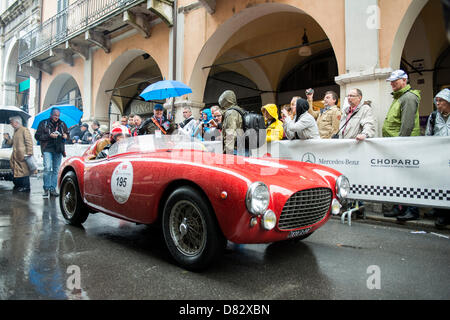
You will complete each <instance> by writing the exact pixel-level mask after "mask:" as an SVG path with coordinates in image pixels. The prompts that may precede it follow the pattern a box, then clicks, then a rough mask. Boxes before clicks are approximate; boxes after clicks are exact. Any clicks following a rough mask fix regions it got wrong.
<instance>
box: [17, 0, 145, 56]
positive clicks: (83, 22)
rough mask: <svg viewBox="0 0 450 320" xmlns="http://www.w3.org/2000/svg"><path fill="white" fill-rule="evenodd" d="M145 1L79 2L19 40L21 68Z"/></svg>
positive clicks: (108, 0)
mask: <svg viewBox="0 0 450 320" xmlns="http://www.w3.org/2000/svg"><path fill="white" fill-rule="evenodd" d="M144 1H146V0H79V1H77V2H75V3H73V4H71V5H70V6H68V7H67V8H65V9H64V10H63V11H61V12H59V13H58V14H57V15H55V16H53V17H52V18H50V19H48V20H46V21H44V23H42V24H41V25H40V26H38V27H37V28H35V29H34V30H32V31H30V32H29V33H28V34H26V35H25V36H24V37H23V38H21V39H20V46H19V64H24V63H26V62H28V61H30V60H31V59H33V58H34V57H36V56H38V55H40V54H42V53H43V52H45V51H46V50H49V49H51V48H54V47H56V46H58V45H60V44H61V43H64V42H65V41H67V40H70V39H73V38H74V37H76V36H78V35H80V34H82V33H84V32H85V31H87V30H89V29H91V28H93V27H95V26H96V25H98V24H100V23H102V22H103V21H105V20H107V19H109V18H111V17H114V16H116V15H118V14H120V13H122V12H124V11H125V10H127V9H129V8H131V7H133V6H136V5H138V4H140V3H142V2H144Z"/></svg>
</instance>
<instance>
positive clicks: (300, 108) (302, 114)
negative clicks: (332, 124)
mask: <svg viewBox="0 0 450 320" xmlns="http://www.w3.org/2000/svg"><path fill="white" fill-rule="evenodd" d="M295 105H296V107H295V108H293V110H292V115H290V114H289V113H288V112H287V111H286V110H282V112H283V114H284V116H285V117H286V118H285V122H284V124H283V128H284V131H285V132H286V137H287V138H288V139H289V140H294V139H300V140H308V139H320V135H319V128H318V127H317V123H316V120H315V119H314V117H313V116H312V115H311V114H309V113H308V110H309V104H308V101H306V100H305V99H302V98H298V99H297V101H296V104H295Z"/></svg>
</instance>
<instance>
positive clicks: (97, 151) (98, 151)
mask: <svg viewBox="0 0 450 320" xmlns="http://www.w3.org/2000/svg"><path fill="white" fill-rule="evenodd" d="M126 137H131V134H130V130H129V129H128V128H127V127H125V126H123V125H120V126H116V127H114V128H113V129H112V130H111V134H110V137H109V138H103V139H100V140H98V141H97V142H96V143H95V147H94V148H92V150H93V151H92V153H91V155H89V157H88V159H89V160H94V159H103V158H106V156H107V150H108V149H109V148H111V146H112V145H113V144H114V143H116V142H119V141H120V140H122V139H124V138H126Z"/></svg>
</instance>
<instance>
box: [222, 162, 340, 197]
mask: <svg viewBox="0 0 450 320" xmlns="http://www.w3.org/2000/svg"><path fill="white" fill-rule="evenodd" d="M236 159H237V165H236V164H234V165H228V166H225V167H226V168H227V169H228V170H232V171H234V172H236V173H239V174H240V175H243V176H245V177H247V178H248V179H249V180H250V181H252V182H256V181H261V182H264V183H265V184H266V185H268V186H275V185H277V186H281V187H283V188H287V189H290V190H291V191H293V192H295V191H298V190H300V189H301V190H304V189H309V188H319V187H323V188H334V183H335V181H336V179H337V178H338V177H339V176H340V175H341V174H340V173H339V172H338V171H336V170H333V169H331V168H328V167H325V166H322V165H316V164H310V163H305V162H299V161H292V160H281V159H274V158H244V157H236ZM300 186H301V187H300Z"/></svg>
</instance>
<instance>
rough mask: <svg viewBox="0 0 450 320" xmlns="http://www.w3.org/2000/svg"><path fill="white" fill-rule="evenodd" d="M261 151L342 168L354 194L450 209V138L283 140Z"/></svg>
mask: <svg viewBox="0 0 450 320" xmlns="http://www.w3.org/2000/svg"><path fill="white" fill-rule="evenodd" d="M258 152H262V154H264V153H267V152H268V153H270V154H271V156H272V157H274V158H275V157H277V158H281V159H290V160H298V161H303V162H310V163H315V164H321V165H325V166H328V167H331V168H333V169H336V170H338V171H339V172H341V173H343V174H345V175H346V176H347V177H348V179H349V180H350V184H351V194H350V198H351V199H357V200H367V201H379V202H390V203H397V204H409V205H417V206H428V207H435V208H450V137H413V138H412V137H407V138H406V137H405V138H378V139H369V140H366V141H363V142H357V141H356V140H316V141H313V140H309V141H298V140H297V141H280V142H273V143H271V144H269V145H268V146H267V150H258ZM260 155H261V153H260Z"/></svg>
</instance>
